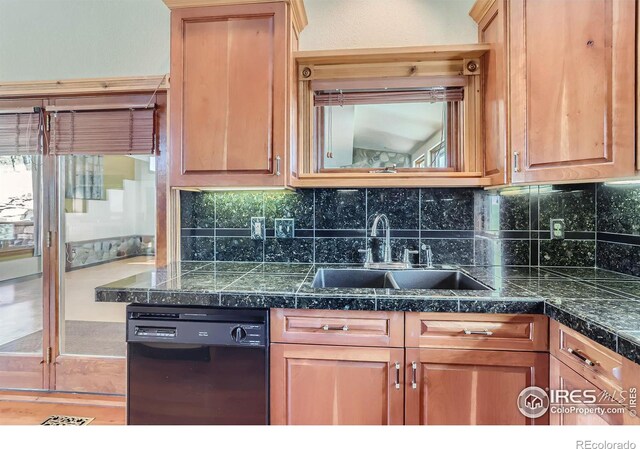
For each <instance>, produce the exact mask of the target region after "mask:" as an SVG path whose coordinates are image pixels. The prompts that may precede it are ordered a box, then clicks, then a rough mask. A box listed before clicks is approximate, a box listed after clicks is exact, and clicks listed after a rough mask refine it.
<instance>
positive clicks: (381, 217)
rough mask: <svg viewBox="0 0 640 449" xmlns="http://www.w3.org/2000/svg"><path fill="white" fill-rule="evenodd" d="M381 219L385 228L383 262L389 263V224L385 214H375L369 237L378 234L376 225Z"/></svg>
mask: <svg viewBox="0 0 640 449" xmlns="http://www.w3.org/2000/svg"><path fill="white" fill-rule="evenodd" d="M381 221H382V223H383V225H384V229H385V236H384V262H385V263H391V227H390V226H389V218H388V217H387V216H386V215H385V214H376V216H375V218H374V219H373V225H372V226H371V237H377V236H378V225H379V224H380V222H381Z"/></svg>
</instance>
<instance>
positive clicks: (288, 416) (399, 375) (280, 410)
mask: <svg viewBox="0 0 640 449" xmlns="http://www.w3.org/2000/svg"><path fill="white" fill-rule="evenodd" d="M403 359H404V349H402V348H371V347H349V346H342V347H340V346H323V345H301V344H277V343H274V344H272V345H271V424H300V425H329V424H341V425H364V424H372V425H384V424H400V425H401V424H403V422H404V416H403V403H404V389H403V387H402V385H403V381H404V379H403V377H404V370H403V369H402V366H403ZM396 364H397V365H396Z"/></svg>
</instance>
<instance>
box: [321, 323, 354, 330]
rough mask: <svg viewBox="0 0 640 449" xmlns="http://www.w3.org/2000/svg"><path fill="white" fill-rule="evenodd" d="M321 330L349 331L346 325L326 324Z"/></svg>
mask: <svg viewBox="0 0 640 449" xmlns="http://www.w3.org/2000/svg"><path fill="white" fill-rule="evenodd" d="M322 329H323V330H325V331H345V332H346V331H348V330H349V326H347V325H346V324H345V325H344V326H329V325H328V324H325V325H324V326H322Z"/></svg>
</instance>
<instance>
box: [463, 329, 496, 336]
mask: <svg viewBox="0 0 640 449" xmlns="http://www.w3.org/2000/svg"><path fill="white" fill-rule="evenodd" d="M464 334H465V335H493V332H491V331H488V330H486V329H485V330H483V331H471V330H469V329H465V330H464Z"/></svg>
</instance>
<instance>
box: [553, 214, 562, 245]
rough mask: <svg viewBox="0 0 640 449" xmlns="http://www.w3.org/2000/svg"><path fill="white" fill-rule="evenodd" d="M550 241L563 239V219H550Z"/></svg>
mask: <svg viewBox="0 0 640 449" xmlns="http://www.w3.org/2000/svg"><path fill="white" fill-rule="evenodd" d="M551 239H552V240H563V239H564V219H563V218H552V219H551Z"/></svg>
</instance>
